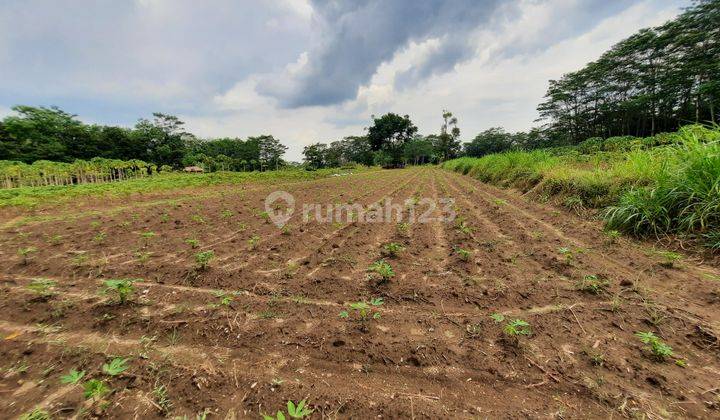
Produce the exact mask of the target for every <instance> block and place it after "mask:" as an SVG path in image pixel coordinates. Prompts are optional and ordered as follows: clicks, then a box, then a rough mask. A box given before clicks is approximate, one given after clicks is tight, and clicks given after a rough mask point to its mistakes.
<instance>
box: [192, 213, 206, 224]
mask: <svg viewBox="0 0 720 420" xmlns="http://www.w3.org/2000/svg"><path fill="white" fill-rule="evenodd" d="M190 220H192V221H193V222H195V223H199V224H203V223H205V219H203V217H202V216H200V215H199V214H193V215H192V216H190Z"/></svg>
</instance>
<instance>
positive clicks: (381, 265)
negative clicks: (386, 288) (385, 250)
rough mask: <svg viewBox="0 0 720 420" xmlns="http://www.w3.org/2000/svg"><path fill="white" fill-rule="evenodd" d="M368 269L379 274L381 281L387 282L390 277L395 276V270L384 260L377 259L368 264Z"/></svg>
mask: <svg viewBox="0 0 720 420" xmlns="http://www.w3.org/2000/svg"><path fill="white" fill-rule="evenodd" d="M368 271H369V272H371V273H374V274H377V275H378V276H380V281H381V282H382V283H385V282H388V281H390V279H391V278H393V277H395V272H394V271H393V269H392V267H391V266H390V264H388V263H386V262H385V260H378V261H375V262H374V263H372V264H370V267H368Z"/></svg>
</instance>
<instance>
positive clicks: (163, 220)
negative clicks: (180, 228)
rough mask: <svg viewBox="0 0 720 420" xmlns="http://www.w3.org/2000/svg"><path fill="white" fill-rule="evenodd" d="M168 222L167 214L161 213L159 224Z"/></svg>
mask: <svg viewBox="0 0 720 420" xmlns="http://www.w3.org/2000/svg"><path fill="white" fill-rule="evenodd" d="M169 221H170V215H169V214H167V213H163V214H161V215H160V223H167V222H169Z"/></svg>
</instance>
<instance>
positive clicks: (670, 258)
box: [657, 251, 682, 268]
mask: <svg viewBox="0 0 720 420" xmlns="http://www.w3.org/2000/svg"><path fill="white" fill-rule="evenodd" d="M657 254H658V255H660V256H661V257H662V258H663V260H662V261H661V262H660V265H661V266H663V267H665V268H674V267H675V263H677V262H678V261H680V260H682V255H680V254H678V253H677V252H671V251H658V252H657Z"/></svg>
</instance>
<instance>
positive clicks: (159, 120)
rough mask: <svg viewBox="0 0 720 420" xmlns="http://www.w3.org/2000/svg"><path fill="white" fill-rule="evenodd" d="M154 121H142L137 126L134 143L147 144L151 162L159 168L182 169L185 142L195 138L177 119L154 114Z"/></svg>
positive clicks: (134, 132)
mask: <svg viewBox="0 0 720 420" xmlns="http://www.w3.org/2000/svg"><path fill="white" fill-rule="evenodd" d="M153 116H154V119H153V120H152V121H150V120H146V119H141V120H139V121H138V123H137V124H136V125H135V130H134V131H133V136H134V139H133V141H135V142H137V143H140V144H146V145H147V150H148V157H149V159H150V161H152V162H153V163H155V164H156V165H158V166H161V165H168V166H172V167H174V168H178V167H180V165H181V164H182V159H183V156H184V155H185V141H186V139H189V138H192V137H193V136H192V135H190V134H189V133H185V132H184V131H183V129H182V126H183V124H184V123H183V122H182V121H180V120H179V119H178V118H177V117H175V116H172V115H166V114H162V113H154V114H153Z"/></svg>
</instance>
